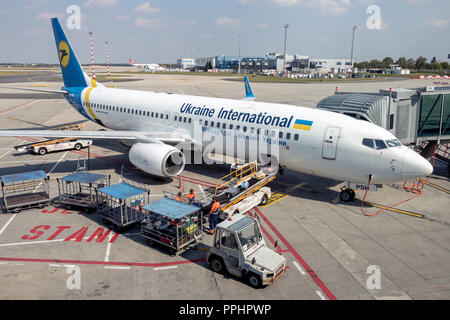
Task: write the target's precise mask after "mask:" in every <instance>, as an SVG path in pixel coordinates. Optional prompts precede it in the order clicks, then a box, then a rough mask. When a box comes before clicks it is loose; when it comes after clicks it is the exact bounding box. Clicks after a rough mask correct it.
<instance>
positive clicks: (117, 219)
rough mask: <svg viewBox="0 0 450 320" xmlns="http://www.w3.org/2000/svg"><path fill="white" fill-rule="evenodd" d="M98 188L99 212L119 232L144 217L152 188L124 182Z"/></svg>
mask: <svg viewBox="0 0 450 320" xmlns="http://www.w3.org/2000/svg"><path fill="white" fill-rule="evenodd" d="M96 190H97V212H98V214H100V216H101V217H102V218H103V222H104V223H105V224H113V228H114V231H116V232H117V233H118V232H120V231H122V229H124V228H126V227H129V226H131V225H133V224H137V223H140V222H141V221H142V219H143V215H144V214H143V213H144V209H143V207H144V205H145V204H146V203H148V202H149V198H150V190H143V189H141V188H138V187H135V186H132V185H130V184H128V183H125V182H122V183H118V184H114V185H111V186H107V187H104V188H100V189H96Z"/></svg>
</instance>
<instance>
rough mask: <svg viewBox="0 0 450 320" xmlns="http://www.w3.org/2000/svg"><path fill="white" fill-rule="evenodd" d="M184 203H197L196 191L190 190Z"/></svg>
mask: <svg viewBox="0 0 450 320" xmlns="http://www.w3.org/2000/svg"><path fill="white" fill-rule="evenodd" d="M184 201H186V202H188V203H190V204H192V202H194V201H195V192H194V189H190V190H189V193H188V194H187V195H186V197H184Z"/></svg>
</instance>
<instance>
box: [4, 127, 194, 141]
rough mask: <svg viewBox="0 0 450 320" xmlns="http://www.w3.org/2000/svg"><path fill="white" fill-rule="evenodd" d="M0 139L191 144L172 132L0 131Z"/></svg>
mask: <svg viewBox="0 0 450 320" xmlns="http://www.w3.org/2000/svg"><path fill="white" fill-rule="evenodd" d="M0 137H43V138H80V139H113V140H138V141H142V142H147V143H161V142H162V143H180V142H192V139H191V137H190V136H189V135H183V134H179V133H173V132H146V131H70V130H66V131H58V130H0Z"/></svg>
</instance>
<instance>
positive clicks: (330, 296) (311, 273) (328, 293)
mask: <svg viewBox="0 0 450 320" xmlns="http://www.w3.org/2000/svg"><path fill="white" fill-rule="evenodd" d="M253 210H255V211H256V213H257V214H258V215H259V216H260V217H261V218H262V219H263V220H264V222H265V223H266V224H267V225H268V226H269V228H270V229H271V230H272V231H273V232H274V233H275V235H276V236H277V237H278V239H280V240H281V242H283V243H284V245H285V246H286V248H287V249H288V250H289V251H290V252H291V254H292V255H294V257H295V258H296V259H297V261H298V262H299V263H300V264H301V265H302V267H303V268H304V269H305V271H306V272H307V273H308V274H309V276H310V277H311V279H312V280H313V281H314V282H315V283H316V284H317V285H318V286H319V288H320V289H321V290H322V291H323V292H324V293H325V295H326V296H327V297H328V299H330V300H337V298H336V297H335V296H334V294H333V293H332V292H331V291H330V289H328V287H327V286H326V285H325V284H324V283H323V282H322V280H320V278H319V276H318V275H317V274H316V273H315V272H314V270H312V269H311V267H310V266H309V265H308V264H307V263H306V261H305V260H304V259H303V258H302V257H301V256H300V255H299V254H298V252H297V250H295V249H294V247H292V245H291V244H290V243H289V241H287V240H286V238H285V237H284V236H283V235H282V234H281V233H280V231H278V229H277V228H275V226H274V225H273V224H272V223H271V222H270V221H269V219H267V217H266V216H265V215H264V214H263V213H262V212H261V210H259V208H258V207H255V208H254V209H253Z"/></svg>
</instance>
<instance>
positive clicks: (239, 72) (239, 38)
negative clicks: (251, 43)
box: [238, 34, 241, 74]
mask: <svg viewBox="0 0 450 320" xmlns="http://www.w3.org/2000/svg"><path fill="white" fill-rule="evenodd" d="M238 56H239V59H238V64H239V65H238V74H241V35H240V34H238Z"/></svg>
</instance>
